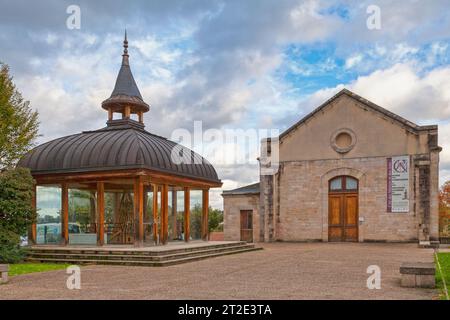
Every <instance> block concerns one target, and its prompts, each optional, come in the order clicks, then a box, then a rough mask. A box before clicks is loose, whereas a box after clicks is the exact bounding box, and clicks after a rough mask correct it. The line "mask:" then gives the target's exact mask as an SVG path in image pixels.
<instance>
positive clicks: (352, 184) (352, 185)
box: [345, 177, 358, 190]
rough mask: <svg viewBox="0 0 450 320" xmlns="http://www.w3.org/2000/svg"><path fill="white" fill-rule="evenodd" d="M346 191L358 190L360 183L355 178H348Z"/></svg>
mask: <svg viewBox="0 0 450 320" xmlns="http://www.w3.org/2000/svg"><path fill="white" fill-rule="evenodd" d="M345 189H347V190H355V189H358V181H357V180H356V179H354V178H350V177H347V178H346V179H345Z"/></svg>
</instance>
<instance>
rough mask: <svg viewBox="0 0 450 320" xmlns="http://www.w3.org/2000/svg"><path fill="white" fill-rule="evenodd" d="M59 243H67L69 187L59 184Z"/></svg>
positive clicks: (65, 184)
mask: <svg viewBox="0 0 450 320" xmlns="http://www.w3.org/2000/svg"><path fill="white" fill-rule="evenodd" d="M61 244H62V245H64V246H66V245H68V244H69V188H68V187H67V183H63V184H61Z"/></svg>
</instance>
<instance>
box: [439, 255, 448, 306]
mask: <svg viewBox="0 0 450 320" xmlns="http://www.w3.org/2000/svg"><path fill="white" fill-rule="evenodd" d="M436 258H437V260H438V261H439V264H440V266H441V271H442V276H441V272H439V270H436V287H437V288H438V289H439V290H440V291H441V294H440V298H441V299H442V300H445V299H446V298H447V297H446V294H445V286H444V281H445V283H446V286H447V290H448V289H449V285H450V253H448V252H439V253H438V254H437V257H436ZM436 262H437V261H436Z"/></svg>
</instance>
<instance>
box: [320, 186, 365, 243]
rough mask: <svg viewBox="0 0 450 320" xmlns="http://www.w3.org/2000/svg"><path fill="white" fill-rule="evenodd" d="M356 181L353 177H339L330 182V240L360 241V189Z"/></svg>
mask: <svg viewBox="0 0 450 320" xmlns="http://www.w3.org/2000/svg"><path fill="white" fill-rule="evenodd" d="M337 179H340V181H338V180H337ZM355 181H356V180H355V179H354V178H351V177H338V178H335V179H333V181H332V182H330V192H329V195H328V241H347V242H358V221H359V219H358V190H357V183H355Z"/></svg>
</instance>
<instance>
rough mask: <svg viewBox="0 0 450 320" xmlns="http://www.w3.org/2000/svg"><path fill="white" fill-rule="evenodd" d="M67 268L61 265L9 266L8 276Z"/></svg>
mask: <svg viewBox="0 0 450 320" xmlns="http://www.w3.org/2000/svg"><path fill="white" fill-rule="evenodd" d="M68 266H70V265H69V264H63V263H18V264H13V265H10V266H9V275H10V276H11V277H13V276H17V275H21V274H27V273H34V272H44V271H53V270H60V269H66V268H67V267H68Z"/></svg>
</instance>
